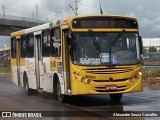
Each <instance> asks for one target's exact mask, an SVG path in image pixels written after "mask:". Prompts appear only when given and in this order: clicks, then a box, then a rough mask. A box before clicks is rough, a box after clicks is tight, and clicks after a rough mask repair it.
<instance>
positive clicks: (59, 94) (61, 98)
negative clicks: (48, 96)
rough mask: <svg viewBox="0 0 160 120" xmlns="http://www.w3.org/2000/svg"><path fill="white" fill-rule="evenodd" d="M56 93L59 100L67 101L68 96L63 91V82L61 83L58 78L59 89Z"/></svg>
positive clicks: (61, 101)
mask: <svg viewBox="0 0 160 120" xmlns="http://www.w3.org/2000/svg"><path fill="white" fill-rule="evenodd" d="M56 94H57V99H58V102H60V103H64V102H65V101H66V96H65V95H64V94H62V93H61V84H60V81H59V80H57V90H56Z"/></svg>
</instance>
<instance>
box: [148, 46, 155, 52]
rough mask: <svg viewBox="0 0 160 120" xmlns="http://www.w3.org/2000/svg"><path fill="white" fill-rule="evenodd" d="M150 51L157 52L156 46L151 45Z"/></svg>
mask: <svg viewBox="0 0 160 120" xmlns="http://www.w3.org/2000/svg"><path fill="white" fill-rule="evenodd" d="M148 52H157V49H156V48H155V47H149V49H148Z"/></svg>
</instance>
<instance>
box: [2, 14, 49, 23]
mask: <svg viewBox="0 0 160 120" xmlns="http://www.w3.org/2000/svg"><path fill="white" fill-rule="evenodd" d="M0 19H7V20H17V21H25V22H34V23H47V22H49V21H47V20H38V19H34V18H27V17H19V16H11V15H5V16H4V15H2V14H0Z"/></svg>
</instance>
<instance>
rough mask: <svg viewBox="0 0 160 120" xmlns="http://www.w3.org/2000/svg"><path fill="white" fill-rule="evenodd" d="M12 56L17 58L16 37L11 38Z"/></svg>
mask: <svg viewBox="0 0 160 120" xmlns="http://www.w3.org/2000/svg"><path fill="white" fill-rule="evenodd" d="M11 56H12V58H16V38H11Z"/></svg>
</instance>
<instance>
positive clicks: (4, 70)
mask: <svg viewBox="0 0 160 120" xmlns="http://www.w3.org/2000/svg"><path fill="white" fill-rule="evenodd" d="M10 71H11V68H10V66H0V73H10Z"/></svg>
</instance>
